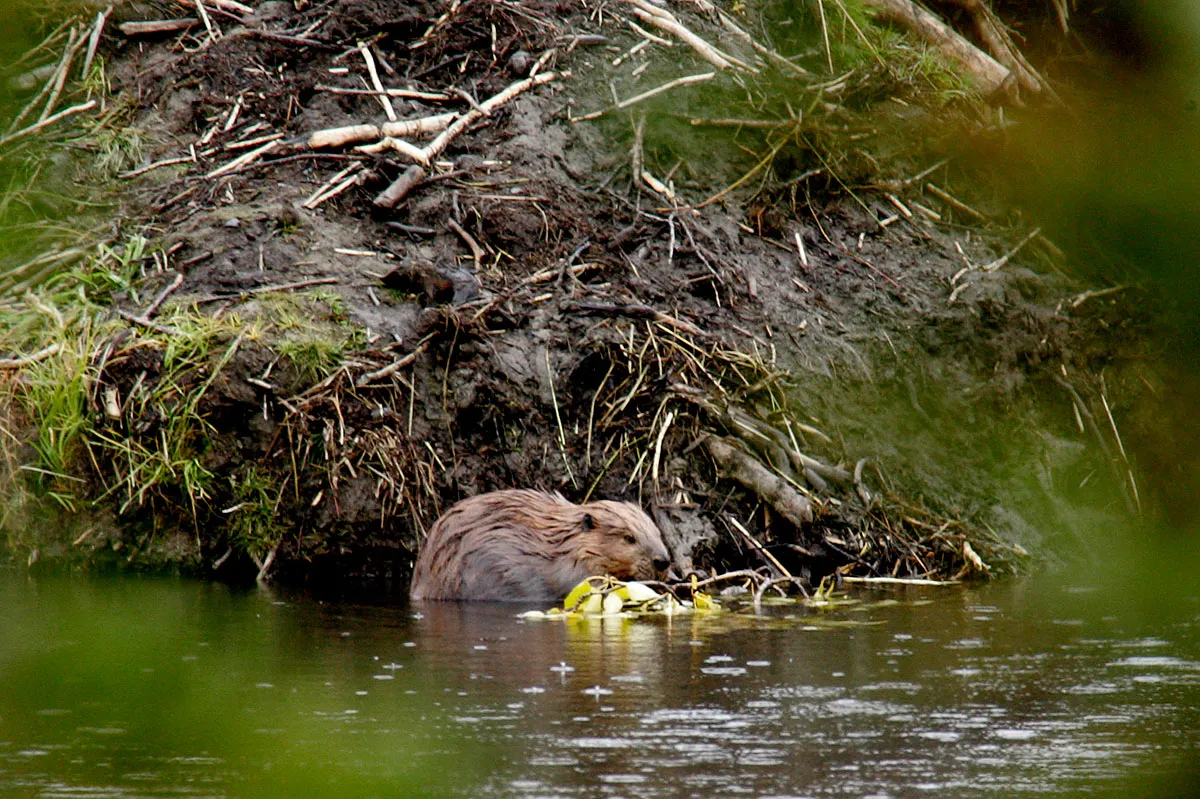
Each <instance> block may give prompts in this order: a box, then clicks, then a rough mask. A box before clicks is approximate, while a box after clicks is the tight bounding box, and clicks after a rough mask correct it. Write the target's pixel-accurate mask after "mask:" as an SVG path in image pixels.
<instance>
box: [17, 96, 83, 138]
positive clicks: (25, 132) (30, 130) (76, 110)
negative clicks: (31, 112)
mask: <svg viewBox="0 0 1200 799" xmlns="http://www.w3.org/2000/svg"><path fill="white" fill-rule="evenodd" d="M95 107H96V101H95V100H88V101H87V102H86V103H82V104H80V105H76V106H72V107H71V108H68V109H66V110H64V111H59V112H58V113H57V114H54V115H53V116H49V117H46V118H45V119H43V120H42V121H40V122H37V123H35V124H33V125H30V126H29V127H27V128H22V129H21V130H18V131H17V132H16V133H10V134H8V135H7V136H5V137H4V138H0V147H3V146H4V145H6V144H8V143H9V142H12V141H15V140H16V139H20V138H22V137H24V136H29V135H31V134H34V133H37V132H38V131H39V130H42V129H43V128H47V127H49V126H51V125H53V124H54V123H55V122H58V121H59V120H61V119H65V118H67V117H69V116H72V115H74V114H81V113H83V112H84V111H90V110H91V109H93V108H95Z"/></svg>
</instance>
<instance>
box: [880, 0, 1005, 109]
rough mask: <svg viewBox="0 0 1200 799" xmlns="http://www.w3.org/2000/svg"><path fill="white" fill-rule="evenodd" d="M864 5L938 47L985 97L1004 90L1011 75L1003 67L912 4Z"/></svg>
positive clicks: (904, 0) (887, 0)
mask: <svg viewBox="0 0 1200 799" xmlns="http://www.w3.org/2000/svg"><path fill="white" fill-rule="evenodd" d="M863 4H864V5H865V6H867V7H868V8H871V9H874V11H875V16H876V17H878V18H881V19H884V20H888V21H892V22H896V23H898V24H900V25H903V26H904V27H906V28H908V30H910V31H912V33H913V34H915V35H916V36H918V37H920V38H922V39H924V40H925V41H927V42H929V43H930V44H932V45H934V46H935V47H937V48H938V50H940V51H941V52H942V53H943V54H944V55H945V56H946V57H947V58H950V59H952V60H953V61H955V62H956V63H957V64H958V65H959V66H961V67H962V68H963V70H964V71H965V72H967V74H969V75H970V76H971V77H973V78H974V79H975V82H976V83H977V84H978V85H979V88H980V90H981V91H982V92H983V94H984V95H985V96H992V95H995V94H998V93H1000V92H1001V91H1002V90H1003V89H1004V88H1005V84H1006V83H1007V81H1008V80H1009V75H1010V74H1011V73H1010V72H1009V70H1008V69H1007V68H1006V67H1005V66H1004V65H1002V64H1001V63H1000V62H998V61H997V60H996V59H994V58H992V57H991V56H990V55H988V54H987V53H985V52H983V51H982V50H980V49H979V48H977V47H976V46H975V45H973V44H971V43H970V42H969V41H967V40H966V39H964V38H963V37H962V36H960V35H959V34H958V32H956V31H955V30H954V29H953V28H951V27H949V26H948V25H946V24H945V23H944V22H942V21H941V20H940V19H938V18H937V17H936V16H934V15H933V14H932V13H930V12H929V11H926V10H925V9H924V8H921V7H920V6H918V5H917V4H916V3H913V2H912V0H863Z"/></svg>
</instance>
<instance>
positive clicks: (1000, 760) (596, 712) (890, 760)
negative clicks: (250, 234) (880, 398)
mask: <svg viewBox="0 0 1200 799" xmlns="http://www.w3.org/2000/svg"><path fill="white" fill-rule="evenodd" d="M851 597H852V598H853V599H855V600H857V601H856V602H854V603H851V604H845V605H840V606H837V607H834V608H831V609H827V610H815V609H806V608H803V607H797V606H795V605H788V606H777V607H768V608H766V609H765V612H764V615H762V616H760V617H757V618H756V617H753V616H752V615H749V614H748V613H735V612H722V613H715V614H709V615H704V616H699V615H696V616H677V617H674V618H665V617H658V618H643V619H619V618H609V619H591V620H581V621H578V622H570V623H567V622H563V621H548V620H547V621H522V620H520V619H518V618H516V613H517V610H519V609H518V608H515V607H511V606H495V605H493V606H486V605H479V606H459V605H454V604H424V605H411V604H409V603H407V602H406V601H405V600H404V599H403V598H402V597H392V598H388V597H376V598H375V599H373V600H370V601H368V600H366V599H364V598H362V597H357V598H353V597H350V598H347V597H345V596H342V597H338V598H328V597H326V598H321V597H313V596H308V595H301V594H296V595H291V594H280V593H275V592H273V591H270V590H266V589H264V590H261V591H249V592H241V591H236V590H231V589H229V588H226V587H223V586H220V585H213V584H207V583H199V582H190V581H184V580H172V579H162V578H157V579H150V578H137V577H129V576H125V577H112V578H98V577H88V578H80V577H75V578H33V577H29V576H27V575H24V574H18V573H13V572H0V796H3V797H82V796H89V797H90V796H103V797H111V796H121V797H126V796H127V797H162V796H204V797H225V796H297V797H322V796H331V797H332V796H346V797H351V796H353V797H360V798H361V797H372V796H380V797H384V796H516V797H543V796H612V797H617V796H628V797H659V796H662V797H667V796H671V797H674V796H698V797H707V796H756V797H765V796H829V795H844V796H916V795H923V794H927V793H934V792H938V793H942V794H944V795H951V796H964V795H981V794H1004V795H1011V794H1016V793H1020V794H1026V793H1051V792H1053V793H1056V794H1057V793H1074V792H1078V793H1091V792H1093V791H1095V790H1097V789H1102V788H1106V787H1108V788H1112V789H1113V790H1114V791H1116V792H1121V791H1122V790H1123V789H1126V788H1129V787H1130V786H1131V785H1132V784H1136V785H1137V786H1138V793H1139V794H1141V795H1145V794H1146V793H1147V791H1148V788H1147V785H1157V784H1159V783H1157V782H1155V781H1156V780H1158V779H1160V778H1168V777H1170V776H1171V775H1172V773H1173V772H1174V771H1175V770H1176V769H1178V768H1180V767H1181V766H1184V767H1186V766H1187V765H1188V764H1189V763H1191V762H1193V761H1194V760H1195V759H1196V754H1197V729H1198V725H1197V721H1198V719H1197V716H1198V715H1200V712H1198V710H1197V708H1198V707H1200V705H1198V703H1197V699H1198V698H1200V657H1198V648H1197V642H1198V640H1200V636H1198V635H1197V625H1198V624H1200V596H1197V595H1195V594H1193V595H1191V596H1188V597H1187V598H1185V599H1184V600H1182V601H1181V602H1180V603H1178V605H1177V607H1176V608H1175V611H1176V612H1175V613H1174V614H1173V615H1172V616H1170V617H1166V616H1161V615H1158V616H1153V617H1149V618H1147V617H1143V616H1141V615H1140V614H1138V613H1133V612H1131V609H1130V606H1129V603H1127V602H1123V601H1122V600H1121V598H1120V597H1119V596H1114V595H1113V594H1112V593H1110V592H1108V591H1105V590H1100V589H1097V588H1095V587H1093V586H1090V585H1088V584H1085V583H1078V582H1072V583H1061V582H1057V581H1054V580H1043V581H1033V580H1029V581H1018V582H1008V583H1001V584H996V585H987V586H981V587H975V588H968V587H951V588H911V587H905V588H896V589H891V590H887V591H858V592H853V593H852V594H851ZM1131 775H1136V776H1137V779H1138V780H1139V782H1137V783H1130V782H1129V779H1130V776H1131ZM1145 780H1149V781H1150V782H1149V783H1147V782H1144V781H1145Z"/></svg>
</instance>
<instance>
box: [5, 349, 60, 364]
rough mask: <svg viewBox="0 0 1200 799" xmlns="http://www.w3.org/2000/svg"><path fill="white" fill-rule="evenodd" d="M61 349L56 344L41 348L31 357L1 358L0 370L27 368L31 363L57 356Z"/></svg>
mask: <svg viewBox="0 0 1200 799" xmlns="http://www.w3.org/2000/svg"><path fill="white" fill-rule="evenodd" d="M60 349H62V348H61V347H60V346H59V345H58V344H51V345H50V346H48V347H43V348H42V349H40V350H38V351H37V352H35V353H33V354H32V355H23V356H21V357H19V358H3V359H0V369H20V368H21V367H23V366H28V365H29V364H31V363H37V362H38V361H44V360H46V359H47V358H49V357H51V356H53V355H57V354H58V351H59V350H60Z"/></svg>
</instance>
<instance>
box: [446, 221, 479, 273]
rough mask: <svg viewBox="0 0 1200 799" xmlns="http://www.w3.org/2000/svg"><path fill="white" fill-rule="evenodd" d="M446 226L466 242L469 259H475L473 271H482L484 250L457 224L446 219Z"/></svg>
mask: <svg viewBox="0 0 1200 799" xmlns="http://www.w3.org/2000/svg"><path fill="white" fill-rule="evenodd" d="M446 226H447V227H449V228H450V229H451V230H453V231H454V232H455V233H457V234H458V236H459V238H461V239H462V240H463V241H464V242H466V244H467V246H468V247H470V248H471V257H472V258H474V259H475V271H479V270H480V269H482V268H483V260H484V258H485V257H486V256H487V253H486V252H484V249H483V248H482V247H480V246H479V242H477V241H475V237H474V236H472V235H471V234H470V233H468V232H467V230H466V228H464V227H463V226H462V225H460V224H458V222H456V221H454V220H453V219H447V220H446Z"/></svg>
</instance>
